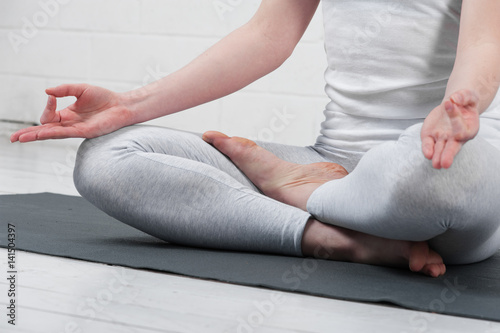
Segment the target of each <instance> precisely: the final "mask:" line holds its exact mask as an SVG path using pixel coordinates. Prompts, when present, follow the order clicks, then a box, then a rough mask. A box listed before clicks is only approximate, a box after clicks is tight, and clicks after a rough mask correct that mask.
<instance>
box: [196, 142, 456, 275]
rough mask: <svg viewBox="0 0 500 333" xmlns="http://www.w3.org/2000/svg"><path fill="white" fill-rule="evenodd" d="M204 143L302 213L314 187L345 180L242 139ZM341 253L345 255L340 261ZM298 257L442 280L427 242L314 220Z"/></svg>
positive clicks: (334, 167) (332, 170) (332, 167)
mask: <svg viewBox="0 0 500 333" xmlns="http://www.w3.org/2000/svg"><path fill="white" fill-rule="evenodd" d="M203 139H204V140H205V141H207V142H208V143H210V144H212V145H213V146H214V147H216V148H217V149H218V150H219V151H221V152H222V153H223V154H225V155H226V156H228V157H229V158H230V159H231V160H232V161H233V163H234V164H235V165H236V166H238V168H239V169H240V170H242V171H243V172H244V173H245V174H246V175H247V177H248V178H249V179H250V180H251V181H252V182H253V183H254V184H255V185H256V186H257V187H258V188H259V189H260V190H261V191H262V192H263V193H264V194H265V195H267V196H269V197H271V198H274V199H276V200H278V201H281V202H283V203H286V204H288V205H291V206H295V207H298V208H301V209H303V210H306V206H307V201H308V199H309V197H310V196H311V194H312V193H313V192H314V191H315V190H316V189H317V188H318V187H320V186H321V185H323V184H325V183H327V182H329V181H331V180H335V179H341V178H343V177H345V176H346V175H347V174H348V173H347V171H346V170H345V169H344V168H343V167H342V166H340V165H338V164H335V163H328V162H320V163H313V164H308V165H301V164H295V163H290V162H287V161H284V160H281V159H279V158H278V157H276V156H275V155H274V154H272V153H271V152H269V151H267V150H265V149H264V148H262V147H260V146H258V145H256V144H255V143H254V142H252V141H250V140H247V139H244V138H239V137H232V138H230V137H228V136H226V135H224V134H222V133H219V132H206V133H205V134H204V135H203ZM319 249H321V251H319ZM339 249H343V250H344V252H343V253H342V252H341V253H340V256H339ZM302 252H303V254H304V255H308V256H314V257H325V258H330V259H335V260H349V261H355V262H363V263H371V264H381V265H391V266H403V265H409V268H410V269H411V270H412V271H417V272H422V273H424V274H427V275H431V276H439V275H442V274H444V272H445V270H446V269H445V266H444V264H443V262H442V259H441V257H440V256H439V255H438V254H437V253H436V252H434V251H432V250H430V249H429V247H428V246H427V243H426V242H408V241H403V240H390V239H384V238H379V237H376V236H372V235H369V234H366V233H362V232H358V231H354V230H349V229H345V228H342V227H338V226H332V225H327V224H324V223H321V222H319V221H318V220H315V219H310V220H309V222H308V224H307V225H306V228H305V231H304V234H303V238H302Z"/></svg>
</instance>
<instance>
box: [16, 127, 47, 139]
mask: <svg viewBox="0 0 500 333" xmlns="http://www.w3.org/2000/svg"><path fill="white" fill-rule="evenodd" d="M39 127H40V126H31V127H26V128H23V129H20V130H19V131H17V132H15V133H13V134H12V135H11V136H10V142H16V141H19V137H20V136H21V135H24V134H26V133H29V132H33V131H38V128H39ZM22 142H26V141H22Z"/></svg>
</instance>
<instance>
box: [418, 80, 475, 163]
mask: <svg viewBox="0 0 500 333" xmlns="http://www.w3.org/2000/svg"><path fill="white" fill-rule="evenodd" d="M478 102H479V99H478V97H477V95H476V94H475V93H474V92H473V91H471V90H467V89H463V90H459V91H457V92H455V93H453V94H452V95H451V96H450V97H449V98H448V99H447V100H445V101H444V102H443V103H441V105H439V106H438V107H436V108H435V109H434V110H432V111H431V113H429V115H428V116H427V118H426V119H425V121H424V125H423V126H422V132H421V134H420V136H421V139H422V152H423V153H424V156H425V157H426V158H428V159H430V160H432V166H433V167H434V168H436V169H440V168H445V169H447V168H449V167H450V166H451V165H452V163H453V159H454V157H455V156H456V155H457V154H458V152H459V151H460V149H461V148H462V146H463V145H464V143H466V142H467V141H468V140H471V139H472V138H474V137H475V136H476V134H477V132H478V131H479V112H478V108H477V105H478Z"/></svg>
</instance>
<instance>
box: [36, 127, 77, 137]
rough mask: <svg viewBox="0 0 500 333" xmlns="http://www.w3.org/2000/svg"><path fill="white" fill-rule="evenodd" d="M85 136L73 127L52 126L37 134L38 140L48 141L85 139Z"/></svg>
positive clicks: (42, 129)
mask: <svg viewBox="0 0 500 333" xmlns="http://www.w3.org/2000/svg"><path fill="white" fill-rule="evenodd" d="M84 137H85V136H84V135H83V134H82V132H80V131H78V130H77V129H75V128H74V127H71V126H68V127H66V126H59V125H56V126H52V127H49V126H48V127H45V128H41V129H40V130H39V131H38V132H37V133H36V140H48V139H66V138H84Z"/></svg>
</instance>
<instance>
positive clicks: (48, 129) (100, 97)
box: [10, 84, 131, 142]
mask: <svg viewBox="0 0 500 333" xmlns="http://www.w3.org/2000/svg"><path fill="white" fill-rule="evenodd" d="M45 92H46V93H47V95H49V99H48V101H47V106H46V107H45V110H44V111H43V114H42V116H41V118H40V122H41V123H42V125H40V126H33V127H28V128H24V129H22V130H19V131H17V132H16V133H14V134H12V135H11V137H10V141H11V142H16V141H19V142H29V141H36V140H46V139H62V138H94V137H97V136H100V135H104V134H108V133H111V132H113V131H116V130H117V129H119V128H121V127H123V126H126V125H130V124H131V122H130V118H131V117H130V115H129V112H128V111H127V108H126V107H125V106H124V104H123V102H122V98H121V97H120V95H119V94H117V93H115V92H112V91H110V90H107V89H104V88H100V87H96V86H91V85H88V84H64V85H61V86H58V87H55V88H49V89H47V90H46V91H45ZM66 96H75V97H76V99H77V100H76V102H75V103H73V104H72V105H70V106H68V107H67V108H65V109H62V110H60V111H56V108H57V99H56V97H66Z"/></svg>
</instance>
